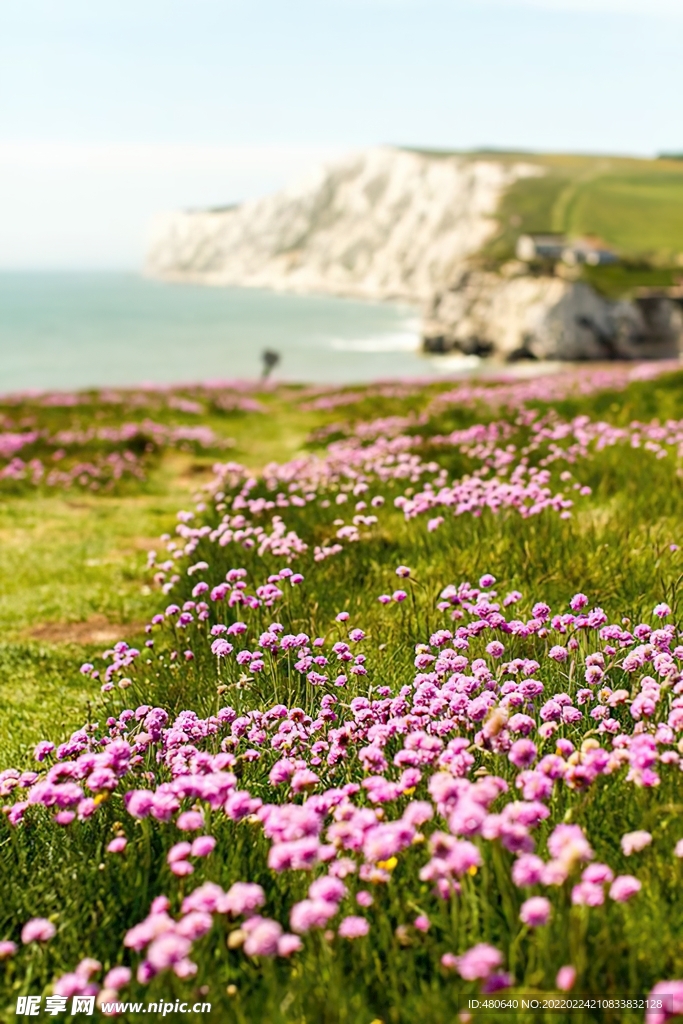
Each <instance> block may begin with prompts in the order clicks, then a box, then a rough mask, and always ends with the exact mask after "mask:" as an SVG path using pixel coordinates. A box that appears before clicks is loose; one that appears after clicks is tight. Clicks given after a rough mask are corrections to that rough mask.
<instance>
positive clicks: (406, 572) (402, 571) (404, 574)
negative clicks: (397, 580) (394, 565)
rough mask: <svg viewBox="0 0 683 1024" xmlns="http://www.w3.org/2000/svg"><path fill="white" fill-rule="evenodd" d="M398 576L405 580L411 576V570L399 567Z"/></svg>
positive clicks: (405, 566)
mask: <svg viewBox="0 0 683 1024" xmlns="http://www.w3.org/2000/svg"><path fill="white" fill-rule="evenodd" d="M396 575H397V576H401V577H402V578H403V579H406V578H407V577H408V576H410V569H409V568H408V566H407V565H399V567H398V569H397V570H396Z"/></svg>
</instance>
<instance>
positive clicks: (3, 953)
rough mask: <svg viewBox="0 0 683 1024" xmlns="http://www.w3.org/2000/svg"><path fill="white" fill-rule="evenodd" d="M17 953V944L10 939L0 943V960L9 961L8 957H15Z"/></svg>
mask: <svg viewBox="0 0 683 1024" xmlns="http://www.w3.org/2000/svg"><path fill="white" fill-rule="evenodd" d="M16 951H17V944H16V942H12V941H11V940H10V939H3V940H2V942H0V960H7V958H8V957H10V956H14V954H15V953H16Z"/></svg>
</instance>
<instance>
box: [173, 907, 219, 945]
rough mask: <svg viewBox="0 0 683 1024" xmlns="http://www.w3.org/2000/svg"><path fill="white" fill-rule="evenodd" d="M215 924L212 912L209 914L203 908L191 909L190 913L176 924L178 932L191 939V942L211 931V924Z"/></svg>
mask: <svg viewBox="0 0 683 1024" xmlns="http://www.w3.org/2000/svg"><path fill="white" fill-rule="evenodd" d="M212 924H213V918H212V917H211V914H207V913H206V912H205V911H202V910H191V911H190V913H189V914H186V915H185V917H183V918H181V920H180V921H178V924H177V925H176V929H175V930H176V934H177V935H182V936H183V937H184V938H186V939H189V940H190V942H194V941H195V940H196V939H200V938H201V937H202V935H206V933H207V932H209V931H211V925H212Z"/></svg>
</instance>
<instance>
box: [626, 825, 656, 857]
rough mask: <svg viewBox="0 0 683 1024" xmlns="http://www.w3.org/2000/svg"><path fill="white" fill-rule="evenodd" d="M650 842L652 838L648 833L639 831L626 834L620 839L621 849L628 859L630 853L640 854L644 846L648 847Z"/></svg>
mask: <svg viewBox="0 0 683 1024" xmlns="http://www.w3.org/2000/svg"><path fill="white" fill-rule="evenodd" d="M651 842H652V836H651V835H650V833H649V832H644V831H643V830H640V831H638V832H626V834H625V835H623V836H622V837H621V848H622V850H623V851H624V853H625V854H626V856H627V857H630V856H631V854H632V853H640V851H641V850H644V849H645V847H646V846H649V845H650V843H651Z"/></svg>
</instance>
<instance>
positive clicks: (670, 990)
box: [645, 981, 683, 1024]
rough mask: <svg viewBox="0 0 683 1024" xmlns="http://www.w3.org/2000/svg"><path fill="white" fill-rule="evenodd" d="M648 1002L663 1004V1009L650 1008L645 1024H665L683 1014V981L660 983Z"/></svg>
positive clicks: (653, 990)
mask: <svg viewBox="0 0 683 1024" xmlns="http://www.w3.org/2000/svg"><path fill="white" fill-rule="evenodd" d="M648 1000H651V1001H652V1002H661V1003H662V1006H661V1007H652V1008H649V1009H648V1010H647V1011H646V1013H645V1024H665V1021H667V1020H669V1019H670V1018H671V1017H677V1016H679V1014H681V1013H683V981H658V982H657V984H656V985H655V987H654V988H653V989H652V991H651V992H650V995H649V996H648Z"/></svg>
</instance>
